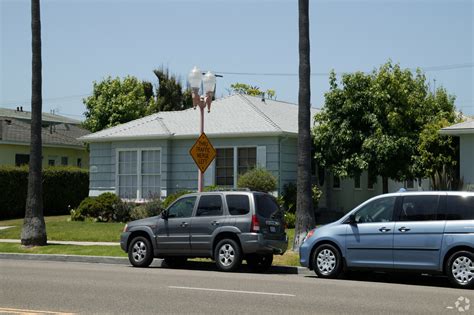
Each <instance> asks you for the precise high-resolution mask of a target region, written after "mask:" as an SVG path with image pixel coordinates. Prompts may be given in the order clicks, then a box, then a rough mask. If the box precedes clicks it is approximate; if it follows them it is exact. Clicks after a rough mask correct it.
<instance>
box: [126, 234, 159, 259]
mask: <svg viewBox="0 0 474 315" xmlns="http://www.w3.org/2000/svg"><path fill="white" fill-rule="evenodd" d="M128 260H130V263H131V264H132V265H133V266H134V267H148V266H149V265H150V264H151V262H152V261H153V248H152V246H151V243H150V241H149V240H148V239H147V238H146V237H143V236H137V237H135V238H134V239H133V240H132V242H131V243H130V246H129V247H128Z"/></svg>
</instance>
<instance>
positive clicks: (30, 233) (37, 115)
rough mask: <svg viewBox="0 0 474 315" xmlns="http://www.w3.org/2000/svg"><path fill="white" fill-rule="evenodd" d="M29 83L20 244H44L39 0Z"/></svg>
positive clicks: (33, 10)
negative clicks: (28, 144)
mask: <svg viewBox="0 0 474 315" xmlns="http://www.w3.org/2000/svg"><path fill="white" fill-rule="evenodd" d="M31 32H32V45H31V47H32V53H33V57H32V80H31V150H30V169H29V173H28V194H27V197H26V209H25V220H24V222H23V229H22V231H21V244H22V245H26V246H43V245H46V226H45V224H44V217H43V187H42V184H41V163H42V161H41V153H42V150H41V149H42V148H41V112H42V96H41V85H42V82H41V81H42V78H41V19H40V1H39V0H31Z"/></svg>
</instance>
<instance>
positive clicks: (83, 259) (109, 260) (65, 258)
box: [0, 253, 312, 275]
mask: <svg viewBox="0 0 474 315" xmlns="http://www.w3.org/2000/svg"><path fill="white" fill-rule="evenodd" d="M0 259H13V260H40V261H60V262H79V263H93V264H113V265H130V262H129V261H128V258H125V257H111V256H82V255H49V254H19V253H0ZM162 262H163V260H162V259H157V258H155V259H154V260H153V263H152V264H151V266H152V267H162ZM189 264H190V266H195V267H199V266H201V267H202V266H204V267H205V268H204V269H208V270H213V269H209V268H208V267H209V263H205V262H189ZM243 271H246V268H245V267H243ZM268 273H272V274H279V273H280V274H303V275H310V274H312V273H311V271H310V270H308V269H307V268H303V267H295V266H272V267H271V269H270V270H269V272H268Z"/></svg>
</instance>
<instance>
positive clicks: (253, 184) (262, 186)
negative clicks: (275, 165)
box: [237, 167, 277, 192]
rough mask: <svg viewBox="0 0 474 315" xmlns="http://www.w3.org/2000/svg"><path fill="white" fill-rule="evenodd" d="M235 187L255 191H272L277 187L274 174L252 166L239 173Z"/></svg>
mask: <svg viewBox="0 0 474 315" xmlns="http://www.w3.org/2000/svg"><path fill="white" fill-rule="evenodd" d="M237 187H239V188H248V189H250V190H255V191H263V192H272V191H275V190H276V188H277V180H276V178H275V176H273V175H272V173H270V172H269V171H267V170H266V169H264V168H259V167H257V168H254V169H251V170H248V171H247V172H245V173H244V174H242V175H240V177H239V179H238V181H237Z"/></svg>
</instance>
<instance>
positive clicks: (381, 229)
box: [379, 226, 390, 233]
mask: <svg viewBox="0 0 474 315" xmlns="http://www.w3.org/2000/svg"><path fill="white" fill-rule="evenodd" d="M379 231H380V232H383V233H385V232H389V231H390V229H389V228H386V227H385V226H384V227H381V228H380V229H379Z"/></svg>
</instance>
